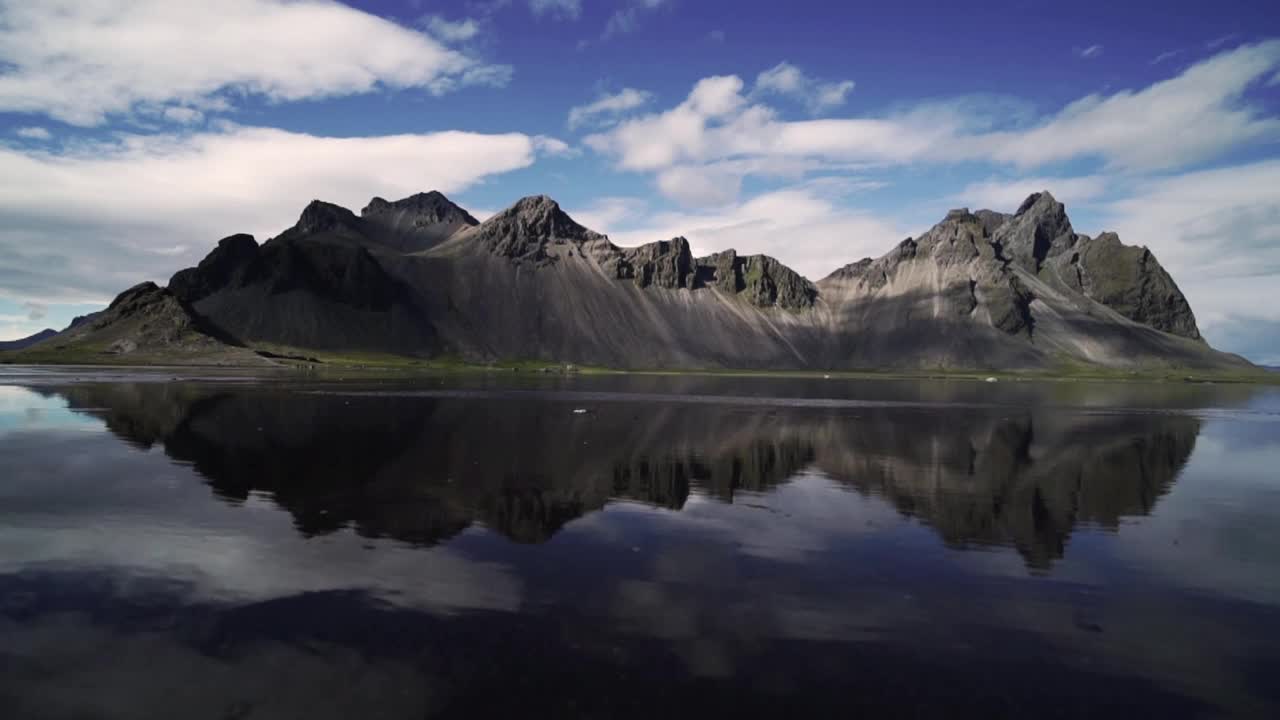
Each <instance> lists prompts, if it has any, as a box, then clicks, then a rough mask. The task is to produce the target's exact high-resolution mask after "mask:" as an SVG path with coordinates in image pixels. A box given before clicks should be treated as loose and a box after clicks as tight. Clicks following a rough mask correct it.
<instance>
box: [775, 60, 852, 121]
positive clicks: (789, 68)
mask: <svg viewBox="0 0 1280 720" xmlns="http://www.w3.org/2000/svg"><path fill="white" fill-rule="evenodd" d="M853 86H854V83H853V81H852V80H844V81H842V82H819V81H817V80H814V79H813V78H811V77H808V76H807V75H805V74H804V72H802V71H801V70H800V68H798V67H796V66H795V65H792V64H791V63H788V62H781V63H778V64H777V65H775V66H774V67H772V68H770V69H768V70H765V71H764V72H762V73H760V74H759V75H758V76H756V84H755V92H756V93H757V94H777V95H785V96H789V97H793V98H796V99H797V100H799V101H801V102H802V103H804V104H805V106H806V107H807V108H808V109H809V112H810V113H812V114H814V115H819V114H821V113H823V112H826V111H828V110H832V109H834V108H837V107H839V106H841V105H843V104H844V103H845V100H846V99H848V96H849V93H851V92H853Z"/></svg>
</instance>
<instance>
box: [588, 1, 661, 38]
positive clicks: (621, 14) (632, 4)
mask: <svg viewBox="0 0 1280 720" xmlns="http://www.w3.org/2000/svg"><path fill="white" fill-rule="evenodd" d="M666 4H667V0H628V2H627V4H626V6H625V7H623V8H620V9H618V10H616V11H614V13H613V14H612V15H610V16H609V19H608V20H607V21H606V22H605V25H604V33H603V34H602V35H601V38H602V39H604V40H608V39H609V38H611V37H613V36H614V35H625V34H627V33H631V32H635V31H636V30H637V29H638V28H639V27H640V20H641V17H642V16H643V15H644V14H645V13H647V12H650V11H652V10H657V9H658V8H660V7H662V6H663V5H666Z"/></svg>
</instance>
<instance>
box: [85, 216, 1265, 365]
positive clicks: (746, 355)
mask: <svg viewBox="0 0 1280 720" xmlns="http://www.w3.org/2000/svg"><path fill="white" fill-rule="evenodd" d="M168 292H169V293H170V294H171V296H172V298H173V300H174V302H175V303H176V304H177V305H178V306H179V307H181V308H183V309H184V310H185V311H186V312H189V313H190V314H191V315H192V318H193V321H194V322H198V323H199V324H200V327H201V328H202V329H203V331H206V332H207V333H208V334H209V335H210V336H211V337H218V338H222V339H224V340H226V341H227V342H228V343H230V344H244V345H249V346H252V347H259V348H264V349H272V350H277V349H280V348H285V349H290V348H297V349H303V350H306V349H317V350H329V351H361V352H379V353H391V354H398V355H407V356H419V357H432V356H441V355H448V356H451V357H460V358H462V359H465V360H468V361H474V362H487V361H494V360H516V359H535V360H544V361H553V362H571V363H580V364H591V365H604V366H612V367H624V368H625V367H630V368H664V367H665V368H761V369H810V370H827V369H861V368H883V367H892V368H1003V369H1030V368H1051V367H1060V366H1063V365H1076V364H1086V365H1096V366H1104V367H1114V368H1132V369H1139V368H1156V367H1159V368H1166V367H1188V368H1201V369H1209V368H1214V369H1241V368H1249V367H1251V366H1250V365H1249V364H1248V363H1247V362H1245V361H1243V360H1242V359H1240V358H1238V357H1235V356H1231V355H1227V354H1224V353H1219V352H1217V351H1215V350H1213V349H1212V348H1210V347H1209V346H1208V345H1207V344H1206V343H1205V342H1204V341H1203V339H1202V338H1201V337H1200V333H1199V329H1198V327H1197V325H1196V320H1195V316H1194V314H1193V313H1192V311H1191V308H1190V306H1189V304H1188V303H1187V301H1186V298H1185V297H1183V296H1182V294H1181V292H1180V291H1179V290H1178V288H1177V285H1176V284H1175V283H1174V282H1173V279H1172V278H1171V277H1169V275H1168V273H1167V272H1165V271H1164V269H1163V268H1162V267H1161V266H1160V264H1159V263H1158V262H1157V261H1156V259H1155V257H1154V256H1153V255H1152V254H1151V253H1150V252H1149V251H1148V250H1146V249H1145V248H1131V247H1127V246H1124V245H1123V244H1122V243H1120V241H1119V239H1118V238H1117V237H1116V236H1115V235H1114V234H1113V233H1104V234H1102V235H1100V236H1098V237H1097V238H1090V237H1088V236H1085V235H1080V234H1078V233H1076V232H1075V231H1074V229H1073V228H1072V227H1071V223H1070V220H1069V219H1068V218H1067V215H1066V210H1065V208H1064V207H1063V205H1062V204H1061V203H1059V202H1057V201H1056V200H1055V199H1054V198H1053V197H1052V196H1051V195H1050V194H1049V193H1047V192H1046V193H1036V194H1035V195H1032V196H1031V197H1029V198H1028V199H1027V201H1026V202H1025V203H1023V205H1022V206H1021V207H1020V208H1019V209H1018V210H1017V212H1015V213H1012V214H1004V213H999V212H994V211H990V210H980V211H978V212H976V213H970V212H969V211H968V210H965V209H961V210H954V211H952V212H950V213H948V215H947V217H946V218H945V219H944V220H943V221H942V222H941V223H939V224H938V225H936V226H934V227H933V228H932V229H930V230H929V231H928V232H926V233H924V234H923V235H921V236H920V237H918V238H908V239H906V240H904V241H903V242H901V243H900V244H899V245H898V246H897V247H895V248H894V249H892V250H891V251H890V252H888V253H887V254H885V255H883V256H881V257H880V258H875V259H872V258H866V259H863V260H860V261H858V262H855V263H852V264H849V265H846V266H845V267H843V268H840V269H839V270H836V271H835V272H833V273H832V274H831V275H829V276H828V277H826V278H824V279H823V280H821V281H819V282H818V283H812V282H810V281H809V280H807V279H805V278H804V277H802V276H800V275H799V274H798V273H796V272H794V271H793V270H791V269H790V268H788V267H786V266H785V265H784V264H782V263H781V262H779V261H777V260H776V259H774V258H770V257H767V256H763V255H753V256H740V255H738V254H737V253H736V252H735V251H733V250H726V251H723V252H718V253H714V254H711V255H708V256H705V257H695V256H694V255H693V252H692V250H691V248H690V245H689V242H688V241H687V240H685V239H684V238H680V237H677V238H673V239H670V240H663V241H658V242H653V243H649V244H646V245H642V246H639V247H634V248H622V247H618V246H616V245H614V244H613V243H612V242H610V241H609V239H608V238H607V237H606V236H604V235H601V234H599V233H596V232H593V231H591V230H589V229H587V228H585V227H583V226H581V225H579V224H578V223H576V222H575V221H574V220H573V219H572V218H570V217H569V216H568V215H567V214H566V213H565V212H564V211H563V210H562V209H561V208H560V206H559V205H557V204H556V203H555V202H554V201H553V200H551V199H550V198H547V197H545V196H535V197H528V198H524V199H522V200H520V201H519V202H517V203H516V204H515V205H513V206H512V207H510V208H508V209H507V210H505V211H503V212H501V213H498V214H497V215H495V216H493V217H491V218H489V219H488V220H486V221H484V222H483V223H480V222H477V221H476V220H475V218H473V217H472V216H471V215H470V214H468V213H467V212H466V211H465V210H463V209H462V208H459V207H458V206H457V205H454V204H453V203H451V202H449V201H448V200H447V199H446V198H445V197H444V196H443V195H441V194H439V193H422V194H419V195H414V196H412V197H409V198H405V199H403V200H399V201H395V202H388V201H385V200H382V199H381V198H374V199H373V200H372V201H371V202H370V203H369V204H368V206H367V207H365V209H364V211H363V212H362V213H361V215H359V216H357V215H356V214H354V213H352V212H351V211H349V210H346V209H345V208H341V207H338V206H336V205H331V204H329V203H324V202H321V201H315V202H312V203H311V204H310V205H308V206H307V208H306V209H304V211H303V212H302V214H301V216H300V217H299V219H298V221H297V223H295V224H294V226H293V227H291V228H289V229H287V230H285V231H284V232H283V233H281V234H280V235H278V236H277V237H275V238H273V239H271V240H269V241H267V242H266V243H264V244H262V245H258V243H257V242H256V241H255V240H254V239H253V238H252V237H250V236H247V235H233V236H230V237H228V238H225V239H224V240H222V241H221V242H219V244H218V246H217V247H216V248H215V249H214V250H213V252H211V253H210V254H209V256H208V257H206V258H205V259H204V260H203V261H202V262H201V263H200V264H199V265H198V266H197V267H195V268H189V269H186V270H183V271H180V272H178V273H177V274H175V275H174V276H173V278H172V280H171V281H170V283H169V288H168ZM103 322H104V321H103V320H102V319H95V321H94V322H93V327H94V330H93V332H96V333H102V332H105V331H106V330H107V329H111V332H117V330H116V329H115V328H114V325H113V323H111V322H107V323H106V325H104V324H103ZM121 332H122V331H121Z"/></svg>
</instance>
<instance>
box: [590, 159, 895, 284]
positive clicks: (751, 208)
mask: <svg viewBox="0 0 1280 720" xmlns="http://www.w3.org/2000/svg"><path fill="white" fill-rule="evenodd" d="M847 190H848V188H847V187H845V186H844V183H842V182H839V181H835V182H830V181H813V182H808V183H803V184H801V185H797V186H794V187H790V188H785V189H782V190H777V191H773V192H767V193H763V194H761V195H758V196H756V197H753V198H751V199H750V200H747V201H745V202H742V203H738V204H734V205H731V206H727V207H722V208H719V209H716V210H714V211H704V212H659V213H653V214H647V215H643V216H642V215H641V214H640V210H642V209H643V206H642V205H638V204H637V203H634V202H633V203H631V204H624V202H623V201H622V200H620V199H617V198H614V199H612V201H611V206H610V207H609V208H607V209H606V211H604V212H602V211H601V208H598V207H591V208H588V209H587V212H585V213H573V212H572V211H571V214H574V215H575V217H578V216H581V217H582V218H588V217H589V218H591V219H592V220H593V221H596V222H600V223H601V225H599V226H591V227H593V228H594V229H596V230H599V231H601V232H605V233H607V234H608V235H609V236H610V238H611V239H612V240H613V241H614V242H615V243H618V244H619V245H624V246H634V245H640V244H643V243H647V242H653V241H655V240H668V239H670V238H673V237H677V236H683V237H686V238H688V239H689V242H690V244H691V245H692V246H693V250H694V252H695V253H696V254H699V255H701V254H706V253H711V252H716V251H719V250H725V249H728V248H734V249H736V250H737V251H738V252H739V253H743V254H751V253H765V254H767V255H772V256H773V257H776V258H778V259H779V260H781V261H782V262H784V263H786V264H787V265H788V266H790V267H792V268H794V269H795V270H796V271H797V272H800V273H801V274H803V275H805V276H806V277H808V278H810V279H812V280H818V279H821V278H823V277H825V276H826V275H828V274H829V273H830V272H831V271H833V270H835V269H837V268H839V267H841V266H843V265H846V264H848V263H851V262H853V261H855V260H858V259H860V258H863V257H868V256H876V257H878V256H880V255H882V254H884V253H885V252H888V250H889V249H890V248H892V247H893V245H894V244H895V243H897V242H898V241H900V240H902V238H904V237H906V236H907V235H908V234H909V233H908V232H907V231H906V230H905V229H904V228H903V227H901V226H900V225H899V224H898V223H896V222H895V221H893V220H890V219H886V218H882V217H877V216H876V215H873V214H871V213H868V212H864V211H861V210H858V209H856V208H851V207H848V206H847V205H846V204H844V203H842V202H840V200H841V197H842V196H843V195H844V194H846V191H847ZM801 239H803V241H802V242H801V241H800V240H801Z"/></svg>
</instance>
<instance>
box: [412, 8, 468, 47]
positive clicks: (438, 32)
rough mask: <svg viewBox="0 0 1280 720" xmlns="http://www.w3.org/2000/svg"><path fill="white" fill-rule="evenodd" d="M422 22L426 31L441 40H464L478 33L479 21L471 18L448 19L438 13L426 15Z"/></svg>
mask: <svg viewBox="0 0 1280 720" xmlns="http://www.w3.org/2000/svg"><path fill="white" fill-rule="evenodd" d="M422 22H423V24H424V25H426V27H427V32H429V33H431V34H432V35H434V36H435V37H436V38H438V39H439V40H440V41H442V42H447V43H460V42H466V41H468V40H471V39H472V38H474V37H475V36H476V35H479V34H480V23H478V22H476V21H475V20H473V19H471V18H466V19H463V20H448V19H446V18H444V17H441V16H440V15H428V16H426V17H425V18H423V19H422Z"/></svg>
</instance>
